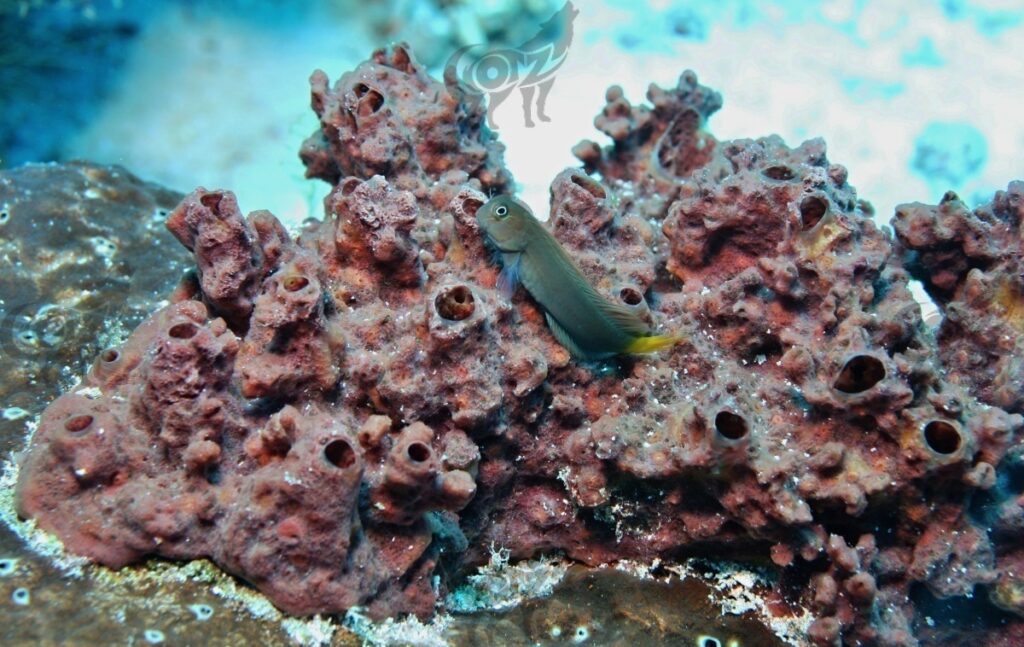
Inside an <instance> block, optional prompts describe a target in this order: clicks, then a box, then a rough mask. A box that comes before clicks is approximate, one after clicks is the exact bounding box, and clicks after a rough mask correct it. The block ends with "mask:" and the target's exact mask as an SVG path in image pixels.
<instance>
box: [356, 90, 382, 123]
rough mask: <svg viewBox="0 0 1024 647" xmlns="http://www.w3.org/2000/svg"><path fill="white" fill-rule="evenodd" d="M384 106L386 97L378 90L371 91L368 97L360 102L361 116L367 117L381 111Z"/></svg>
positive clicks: (367, 94)
mask: <svg viewBox="0 0 1024 647" xmlns="http://www.w3.org/2000/svg"><path fill="white" fill-rule="evenodd" d="M383 105H384V95H383V94H381V93H380V92H377V91H376V90H370V91H369V92H367V93H366V96H365V97H363V98H362V99H360V100H359V116H360V117H366V116H369V115H372V114H373V113H375V112H377V111H378V110H380V107H381V106H383Z"/></svg>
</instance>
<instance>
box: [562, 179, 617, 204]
mask: <svg viewBox="0 0 1024 647" xmlns="http://www.w3.org/2000/svg"><path fill="white" fill-rule="evenodd" d="M570 179H571V180H572V183H573V184H575V185H576V186H578V187H580V188H581V189H583V190H584V191H586V192H587V193H589V194H590V195H592V196H594V197H595V198H597V199H598V200H603V199H604V198H605V196H607V195H608V194H607V193H606V192H605V190H604V187H603V186H601V184H600V182H596V181H594V180H593V179H591V178H589V177H587V176H585V175H573V176H571V177H570Z"/></svg>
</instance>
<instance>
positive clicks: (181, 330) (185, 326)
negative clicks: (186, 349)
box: [167, 323, 199, 339]
mask: <svg viewBox="0 0 1024 647" xmlns="http://www.w3.org/2000/svg"><path fill="white" fill-rule="evenodd" d="M197 332H199V329H198V328H196V325H195V324H193V323H180V324H175V325H173V326H171V329H170V330H168V331H167V334H168V335H170V336H171V337H174V338H175V339H192V338H193V337H195V336H196V333H197Z"/></svg>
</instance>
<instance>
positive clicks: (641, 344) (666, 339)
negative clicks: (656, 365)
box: [626, 335, 683, 353]
mask: <svg viewBox="0 0 1024 647" xmlns="http://www.w3.org/2000/svg"><path fill="white" fill-rule="evenodd" d="M681 341H683V336H682V335H650V336H646V337H637V338H636V339H634V340H633V341H631V342H630V343H629V345H628V346H626V352H627V353H654V352H657V351H659V350H664V349H666V348H671V347H672V346H675V345H676V344H678V343H679V342H681Z"/></svg>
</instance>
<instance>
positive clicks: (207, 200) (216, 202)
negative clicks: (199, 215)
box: [199, 193, 221, 211]
mask: <svg viewBox="0 0 1024 647" xmlns="http://www.w3.org/2000/svg"><path fill="white" fill-rule="evenodd" d="M220 199H221V195H220V194H219V193H207V194H206V195H204V196H202V197H200V198H199V203H200V204H202V205H203V206H204V207H206V208H207V209H210V210H211V211H216V210H217V207H219V206H220Z"/></svg>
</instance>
